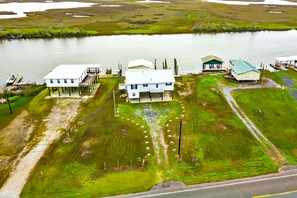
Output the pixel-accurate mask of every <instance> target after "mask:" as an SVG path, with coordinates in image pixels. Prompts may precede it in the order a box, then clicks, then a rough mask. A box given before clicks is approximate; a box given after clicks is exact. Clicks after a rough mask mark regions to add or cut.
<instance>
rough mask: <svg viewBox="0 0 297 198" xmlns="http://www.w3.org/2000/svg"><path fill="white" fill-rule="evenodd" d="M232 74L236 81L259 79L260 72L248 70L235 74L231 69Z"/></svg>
mask: <svg viewBox="0 0 297 198" xmlns="http://www.w3.org/2000/svg"><path fill="white" fill-rule="evenodd" d="M231 74H232V76H233V77H234V78H235V79H236V80H238V81H245V80H246V81H248V80H255V81H256V80H260V73H258V72H255V71H249V72H246V73H243V74H236V73H235V72H234V71H233V70H232V71H231Z"/></svg>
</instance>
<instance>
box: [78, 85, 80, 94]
mask: <svg viewBox="0 0 297 198" xmlns="http://www.w3.org/2000/svg"><path fill="white" fill-rule="evenodd" d="M78 95H79V96H80V86H79V87H78Z"/></svg>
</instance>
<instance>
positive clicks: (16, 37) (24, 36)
mask: <svg viewBox="0 0 297 198" xmlns="http://www.w3.org/2000/svg"><path fill="white" fill-rule="evenodd" d="M61 30H62V29H61ZM290 30H297V28H276V29H255V30H246V29H244V28H243V30H241V29H240V28H239V30H235V31H234V30H230V31H228V30H225V31H201V32H194V31H193V32H187V31H185V32H164V33H163V32H160V33H125V32H123V33H118V34H117V33H116V34H100V33H98V32H97V33H88V31H85V32H86V33H84V34H82V35H74V34H73V33H69V34H68V33H66V34H63V35H49V34H48V32H44V33H45V34H46V35H45V36H34V35H35V32H34V31H32V32H30V34H21V33H18V34H17V35H11V34H10V33H8V34H6V35H4V36H3V35H1V32H0V41H4V40H21V39H55V38H87V37H96V36H120V35H128V36H134V35H135V36H138V35H147V36H154V35H179V34H196V35H204V34H220V33H246V32H265V31H268V32H281V31H290ZM89 32H91V30H89Z"/></svg>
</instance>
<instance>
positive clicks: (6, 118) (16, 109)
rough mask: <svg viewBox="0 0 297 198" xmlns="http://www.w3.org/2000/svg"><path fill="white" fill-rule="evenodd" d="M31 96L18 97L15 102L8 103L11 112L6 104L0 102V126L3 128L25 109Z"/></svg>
mask: <svg viewBox="0 0 297 198" xmlns="http://www.w3.org/2000/svg"><path fill="white" fill-rule="evenodd" d="M32 98H33V97H20V98H18V99H17V100H16V101H15V102H13V103H11V104H10V105H11V109H12V112H13V114H10V111H9V107H8V104H0V118H1V119H0V128H1V129H3V128H4V127H5V126H7V125H8V124H9V123H10V122H11V121H12V120H13V119H14V118H15V117H17V116H18V115H19V114H20V113H21V112H22V111H23V110H24V109H26V108H27V107H28V104H29V102H30V101H31V100H32Z"/></svg>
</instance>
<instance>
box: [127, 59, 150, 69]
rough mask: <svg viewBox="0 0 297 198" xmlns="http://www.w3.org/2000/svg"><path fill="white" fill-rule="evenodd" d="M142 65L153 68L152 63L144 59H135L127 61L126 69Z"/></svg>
mask: <svg viewBox="0 0 297 198" xmlns="http://www.w3.org/2000/svg"><path fill="white" fill-rule="evenodd" d="M139 66H144V67H147V68H148V69H154V66H153V63H152V62H150V61H147V60H144V59H137V60H132V61H129V63H128V69H133V68H134V67H139Z"/></svg>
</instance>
